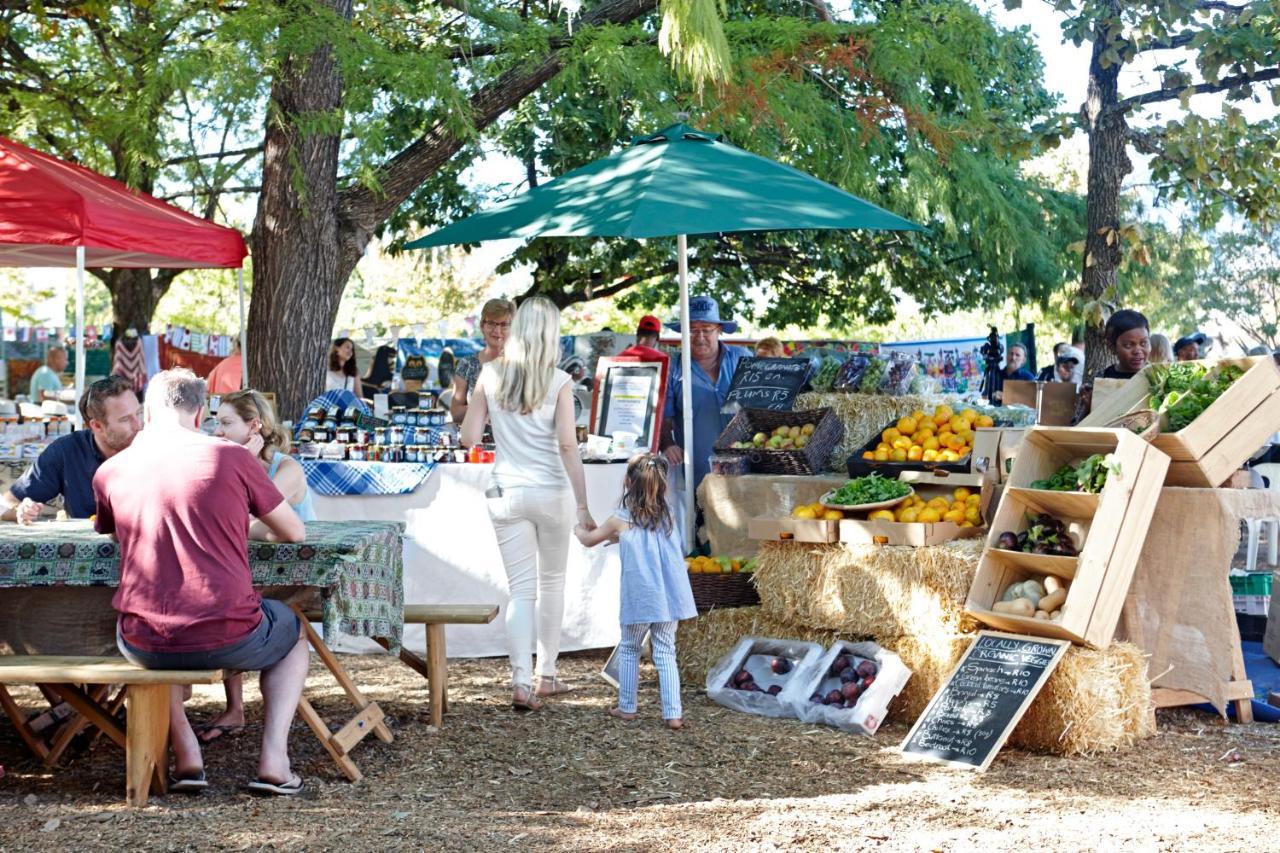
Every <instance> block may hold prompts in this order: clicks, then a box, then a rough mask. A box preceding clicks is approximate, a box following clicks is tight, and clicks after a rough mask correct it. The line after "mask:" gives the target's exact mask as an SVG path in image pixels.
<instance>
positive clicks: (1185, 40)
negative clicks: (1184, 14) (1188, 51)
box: [1138, 30, 1196, 53]
mask: <svg viewBox="0 0 1280 853" xmlns="http://www.w3.org/2000/svg"><path fill="white" fill-rule="evenodd" d="M1195 37H1196V33H1195V32H1193V31H1191V30H1187V31H1185V32H1181V33H1178V34H1177V35H1175V36H1174V37H1173V38H1169V39H1165V40H1164V41H1152V42H1148V43H1146V44H1144V45H1143V46H1142V47H1140V48H1138V53H1149V52H1151V51H1154V50H1177V49H1178V48H1180V47H1186V46H1187V45H1189V44H1191V42H1192V40H1194V39H1195Z"/></svg>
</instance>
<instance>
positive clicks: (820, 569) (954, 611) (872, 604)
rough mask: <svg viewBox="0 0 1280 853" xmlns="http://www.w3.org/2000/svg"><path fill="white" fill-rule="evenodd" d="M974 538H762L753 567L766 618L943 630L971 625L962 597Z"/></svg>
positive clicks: (872, 629) (915, 632) (877, 632)
mask: <svg viewBox="0 0 1280 853" xmlns="http://www.w3.org/2000/svg"><path fill="white" fill-rule="evenodd" d="M981 553H982V540H980V539H961V540H957V541H954V542H948V543H945V544H943V545H935V546H930V547H925V548H912V547H908V546H894V545H858V544H853V543H836V544H832V545H806V544H797V543H793V542H765V543H762V545H761V548H760V553H759V555H758V558H757V559H758V562H757V565H756V572H755V585H756V590H757V591H758V592H759V593H760V604H761V607H762V608H763V611H764V613H765V614H767V615H768V616H769V617H770V618H771V619H774V620H777V621H778V622H781V623H783V624H788V625H803V626H805V627H807V628H811V629H814V630H827V631H839V632H841V633H843V634H851V635H854V636H862V637H871V636H880V637H886V636H887V637H898V636H904V635H910V636H915V637H926V636H927V637H932V636H951V635H953V634H957V633H961V632H962V631H964V630H967V629H969V628H970V627H972V625H973V622H972V620H970V619H968V618H966V617H965V616H964V603H965V598H966V597H967V596H968V593H969V586H970V585H971V584H972V583H973V576H974V573H975V572H976V571H977V567H978V558H979V556H980V555H981Z"/></svg>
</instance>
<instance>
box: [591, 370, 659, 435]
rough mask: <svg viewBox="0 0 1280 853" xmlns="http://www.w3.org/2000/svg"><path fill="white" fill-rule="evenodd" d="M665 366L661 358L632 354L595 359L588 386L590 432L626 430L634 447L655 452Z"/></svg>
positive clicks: (602, 432) (611, 432) (601, 433)
mask: <svg viewBox="0 0 1280 853" xmlns="http://www.w3.org/2000/svg"><path fill="white" fill-rule="evenodd" d="M668 369H669V364H668V363H667V362H665V361H642V360H641V359H639V358H635V357H633V356H612V357H602V358H601V359H599V361H597V362H596V381H595V385H594V386H593V388H592V399H591V420H590V424H589V429H590V431H591V434H592V435H604V436H612V435H613V434H614V433H627V434H630V435H631V436H632V437H633V439H634V440H635V444H636V446H637V447H647V448H649V450H650V451H651V452H654V453H656V452H657V451H658V438H659V435H658V433H659V430H660V429H661V426H662V406H663V404H664V402H665V401H666V398H667V371H668Z"/></svg>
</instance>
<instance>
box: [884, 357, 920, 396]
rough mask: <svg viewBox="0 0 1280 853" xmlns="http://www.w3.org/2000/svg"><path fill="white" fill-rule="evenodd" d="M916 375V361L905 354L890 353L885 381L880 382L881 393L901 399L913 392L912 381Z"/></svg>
mask: <svg viewBox="0 0 1280 853" xmlns="http://www.w3.org/2000/svg"><path fill="white" fill-rule="evenodd" d="M915 375H916V360H915V359H914V358H912V357H911V356H909V355H907V354H906V353H905V352H896V351H895V352H891V353H889V362H888V364H887V366H886V369H885V373H884V379H883V380H881V382H880V393H881V394H888V395H889V396H890V397H901V396H903V395H904V394H908V393H910V391H911V380H912V379H914V378H915Z"/></svg>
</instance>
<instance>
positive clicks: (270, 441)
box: [196, 388, 316, 743]
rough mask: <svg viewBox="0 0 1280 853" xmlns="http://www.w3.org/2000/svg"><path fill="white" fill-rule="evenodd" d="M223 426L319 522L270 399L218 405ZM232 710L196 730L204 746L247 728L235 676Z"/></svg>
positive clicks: (238, 398)
mask: <svg viewBox="0 0 1280 853" xmlns="http://www.w3.org/2000/svg"><path fill="white" fill-rule="evenodd" d="M217 421H218V425H217V427H216V428H215V429H214V431H213V434H214V435H215V436H217V437H218V438H225V439H227V440H228V441H232V442H235V443H236V444H239V445H240V446H242V447H244V448H245V449H246V450H248V451H249V452H250V453H252V454H253V456H254V458H255V459H257V460H258V463H259V464H261V465H262V467H263V468H264V469H266V472H267V476H268V477H269V478H271V482H272V483H274V484H275V487H276V488H277V489H279V490H280V494H282V495H284V499H285V501H287V502H288V504H289V505H290V506H291V507H293V509H294V512H296V513H298V517H299V518H301V519H302V520H303V521H315V520H316V513H315V509H314V508H313V507H312V505H311V489H310V488H308V487H307V478H306V475H305V474H304V473H303V471H302V466H301V465H299V464H298V460H296V459H294V458H293V457H291V456H289V433H288V431H287V430H285V428H284V427H282V426H281V425H280V422H279V421H278V420H276V412H275V409H274V408H273V407H272V406H271V403H269V402H268V401H267V398H266V397H263V396H262V394H260V393H258V392H257V391H254V390H253V389H251V388H250V389H246V390H244V391H234V392H232V393H230V394H224V395H222V397H221V399H220V400H219V401H218V416H217ZM223 687H224V689H225V690H226V692H227V709H226V710H225V711H223V712H222V713H221V714H219V715H218V716H216V717H214V718H213V719H212V720H210V721H209V722H207V723H205V724H204V725H202V726H199V727H197V729H196V735H197V736H198V737H199V738H200V741H201V742H202V743H209V742H210V741H214V740H217V739H218V738H220V737H222V736H223V735H232V734H236V733H237V732H239V731H240V730H241V729H243V728H244V676H242V675H240V674H239V673H236V674H235V675H231V676H228V677H227V680H226V681H225V682H223Z"/></svg>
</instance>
